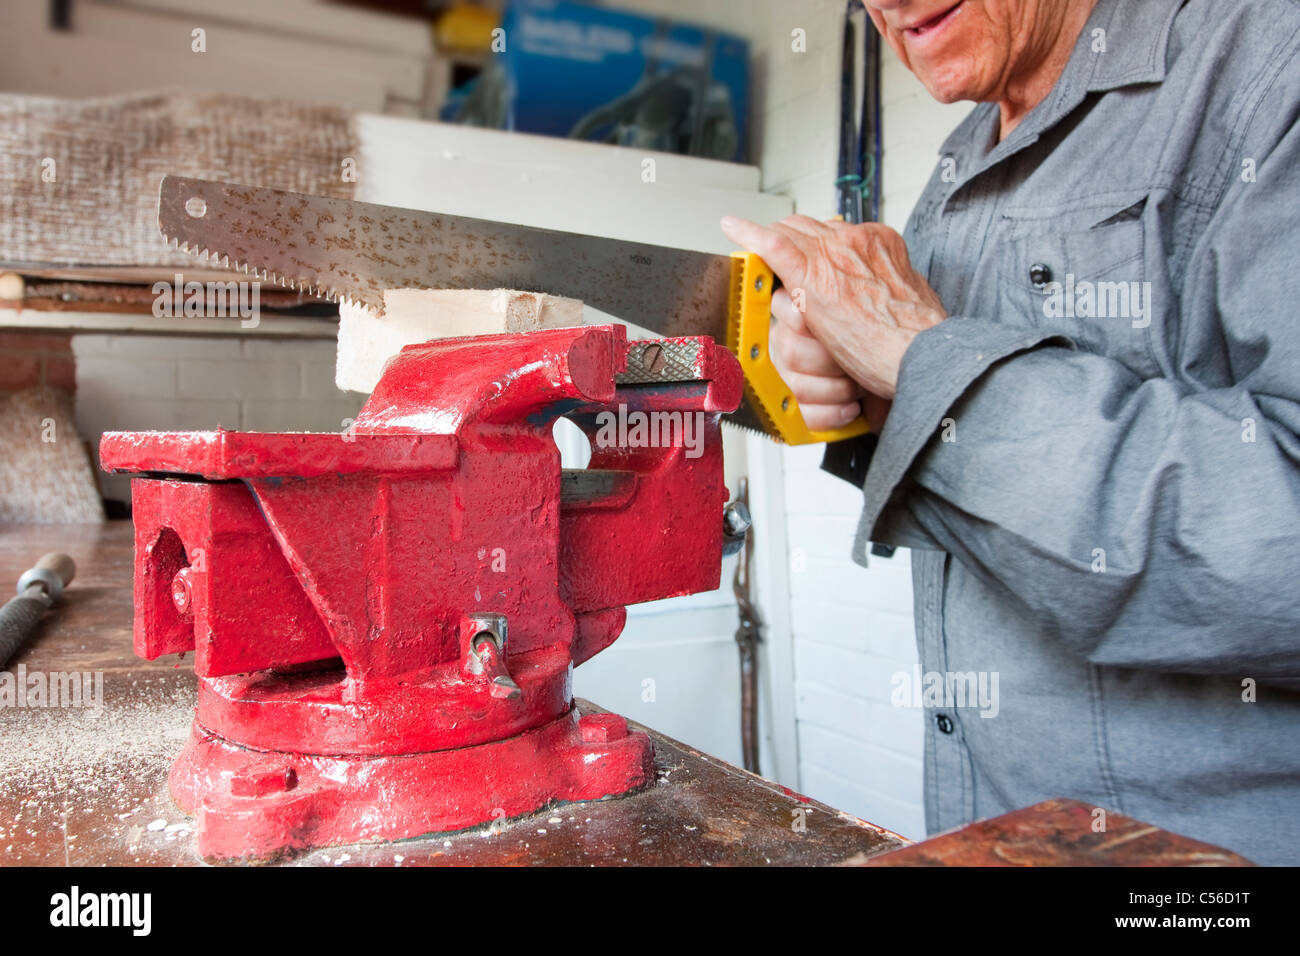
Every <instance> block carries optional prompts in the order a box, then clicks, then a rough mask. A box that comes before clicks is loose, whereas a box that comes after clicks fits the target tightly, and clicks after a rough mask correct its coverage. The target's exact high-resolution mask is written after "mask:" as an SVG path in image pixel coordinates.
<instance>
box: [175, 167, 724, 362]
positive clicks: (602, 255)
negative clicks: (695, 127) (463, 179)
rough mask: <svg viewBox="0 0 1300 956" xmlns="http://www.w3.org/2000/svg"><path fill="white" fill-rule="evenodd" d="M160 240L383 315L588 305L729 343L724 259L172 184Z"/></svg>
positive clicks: (251, 190)
mask: <svg viewBox="0 0 1300 956" xmlns="http://www.w3.org/2000/svg"><path fill="white" fill-rule="evenodd" d="M158 225H159V228H160V229H161V230H162V233H163V236H164V237H166V238H167V239H168V241H170V242H171V243H172V244H173V245H176V246H177V247H179V248H180V249H182V250H185V251H188V252H191V253H194V254H195V255H199V256H203V257H205V258H207V259H209V260H212V261H216V262H219V263H220V264H222V265H223V266H227V267H228V268H233V269H238V270H240V271H241V272H244V273H248V274H251V275H255V276H257V277H259V278H261V279H264V280H266V281H268V282H274V283H276V284H279V285H282V286H286V287H288V288H291V289H298V290H300V291H304V292H308V293H310V294H312V295H319V296H323V297H325V298H327V299H330V300H332V301H339V300H343V301H350V302H354V303H357V304H359V305H363V306H365V307H366V308H368V309H371V310H372V311H374V312H375V313H381V312H382V311H383V305H384V302H383V295H384V290H385V289H501V288H505V289H519V290H521V291H524V292H545V293H550V294H551V295H561V296H568V297H570V298H574V299H580V300H582V301H583V302H585V303H587V304H589V305H591V306H592V307H593V308H596V309H599V310H601V311H602V312H606V313H609V314H610V315H613V316H616V317H618V318H620V319H623V320H625V321H628V322H631V323H634V324H636V325H639V326H641V327H642V328H645V329H649V330H650V331H652V332H655V333H656V334H659V335H664V336H670V337H675V336H687V335H710V336H713V337H714V339H715V340H718V341H722V340H723V337H724V336H725V331H726V329H725V323H726V316H727V292H728V288H727V286H728V282H729V279H730V274H731V265H730V261H729V257H728V256H718V255H711V254H708V253H701V252H691V251H689V250H685V249H673V248H669V247H667V246H655V245H648V244H645V243H637V242H626V241H623V240H617V239H605V238H600V237H598V236H586V235H581V234H577V233H569V232H560V231H557V230H553V229H539V228H534V227H531V226H519V225H512V224H510V223H503V222H494V221H490V220H485V219H472V218H469V217H466V216H452V215H447V214H444V213H434V212H422V211H419V210H413V209H400V208H397V207H394V206H380V205H376V204H374V203H363V202H355V201H352V200H347V199H331V198H328V197H324V196H309V195H305V194H303V193H292V192H285V191H283V190H279V189H265V188H261V187H253V186H240V185H234V184H230V183H218V182H210V181H207V180H201V179H187V178H182V177H179V176H167V177H165V178H164V179H163V182H162V188H161V191H160V195H159V201H158Z"/></svg>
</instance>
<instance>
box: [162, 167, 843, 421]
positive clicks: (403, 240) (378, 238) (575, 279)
mask: <svg viewBox="0 0 1300 956" xmlns="http://www.w3.org/2000/svg"><path fill="white" fill-rule="evenodd" d="M158 221H159V226H160V227H161V229H162V232H163V235H164V236H165V237H166V238H167V239H169V240H170V241H171V243H172V244H173V245H174V246H177V247H179V248H181V249H183V250H186V251H189V252H193V253H195V254H198V255H202V256H203V257H205V258H207V259H209V260H211V261H215V262H217V263H219V264H220V265H222V266H226V267H229V268H234V269H240V270H242V271H244V272H246V273H251V274H253V275H256V276H258V277H260V278H262V279H264V280H266V281H268V282H275V283H278V284H280V285H283V286H287V287H288V288H292V289H299V290H303V291H307V292H309V293H311V294H313V295H323V296H325V297H326V298H330V299H334V300H345V301H351V302H354V303H357V304H359V305H362V306H364V307H366V308H368V309H370V310H372V311H373V312H374V313H376V314H382V312H383V294H384V291H385V290H386V289H408V288H437V289H448V288H450V289H495V288H509V289H520V290H523V291H529V292H549V293H552V294H555V295H564V296H570V297H572V298H575V299H581V300H582V301H583V302H586V303H587V304H588V305H591V306H592V307H594V308H597V309H600V310H601V311H603V312H607V313H609V314H611V315H614V316H618V317H620V318H623V319H626V320H627V321H629V322H632V323H634V324H636V325H638V326H640V327H642V328H645V329H649V330H650V331H652V332H654V333H656V334H658V335H665V336H669V337H678V336H699V335H707V336H709V337H710V338H712V339H713V340H714V341H715V342H717V343H719V344H721V345H725V346H726V347H727V348H729V349H730V350H731V351H732V353H733V354H734V355H735V356H736V358H737V359H738V360H739V361H740V365H741V368H742V370H743V372H744V381H745V397H744V402H743V403H742V406H741V408H740V409H738V410H737V412H736V414H734V415H731V416H729V420H730V421H732V422H735V423H737V424H740V425H744V426H747V427H749V428H753V429H756V430H758V431H761V432H763V433H765V434H767V435H768V436H770V437H772V438H775V439H777V440H780V441H785V442H788V443H790V444H808V443H812V442H823V441H836V440H838V439H841V438H849V437H852V436H854V435H860V434H862V433H864V432H866V431H867V429H868V426H867V422H866V419H865V418H861V417H860V418H858V419H857V420H856V421H854V422H852V423H850V424H848V425H846V426H844V427H842V428H838V429H834V430H826V431H812V430H810V429H809V428H808V426H807V425H806V424H805V423H804V420H803V416H802V414H801V413H800V411H799V403H798V401H797V400H796V399H795V397H794V395H793V394H792V393H791V392H790V390H789V389H788V388H787V387H786V385H785V382H783V381H782V380H781V376H780V374H779V373H778V372H777V370H776V366H775V365H773V364H772V360H771V357H770V356H769V354H768V347H767V346H768V333H769V331H770V326H771V319H772V309H771V303H772V292H773V286H774V284H775V276H774V275H773V273H772V270H771V269H769V268H768V267H767V265H766V264H765V263H764V262H763V261H762V260H761V259H760V258H759V257H758V256H756V255H754V254H752V253H739V252H738V253H733V254H732V255H730V256H719V255H710V254H707V253H701V252H691V251H688V250H684V249H673V248H669V247H666V246H654V245H647V244H644V243H636V242H625V241H621V240H614V239H602V238H598V237H595V236H585V235H579V234H575V233H567V232H557V231H555V230H550V229H537V228H533V227H530V226H519V225H511V224H509V223H502V222H491V221H488V220H483V219H471V218H467V217H464V216H450V215H444V214H442V213H432V212H421V211H418V210H411V209H398V208H394V207H391V206H379V205H374V204H372V203H362V202H354V201H351V200H345V199H328V198H325V197H321V196H307V195H303V194H301V193H291V192H284V191H281V190H277V189H262V188H258V187H252V186H238V185H231V184H227V183H217V182H209V181H205V180H200V179H184V178H181V177H176V176H167V177H165V178H164V179H163V182H162V188H161V192H160V195H159V206H158Z"/></svg>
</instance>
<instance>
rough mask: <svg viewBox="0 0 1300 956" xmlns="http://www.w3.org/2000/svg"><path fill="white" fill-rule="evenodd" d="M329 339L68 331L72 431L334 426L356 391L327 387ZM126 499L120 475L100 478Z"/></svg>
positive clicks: (94, 434) (355, 402)
mask: <svg viewBox="0 0 1300 956" xmlns="http://www.w3.org/2000/svg"><path fill="white" fill-rule="evenodd" d="M334 348H335V345H334V340H333V339H332V338H321V339H309V338H271V337H265V336H261V337H259V336H255V335H249V336H237V335H122V334H112V335H74V336H73V337H72V352H73V355H74V357H75V358H76V362H77V428H78V429H79V430H80V431H81V434H82V436H83V437H85V438H86V440H88V441H90V442H91V443H92V447H97V446H98V443H99V436H100V435H101V434H102V433H103V432H106V431H115V430H131V431H137V430H147V429H157V430H168V431H170V430H174V429H205V428H216V427H217V426H221V427H223V428H231V429H242V430H245V431H248V430H251V431H339V430H341V429H342V427H343V424H342V423H343V420H344V419H346V418H351V417H353V416H355V415H356V413H357V411H358V410H359V409H360V408H361V405H362V404H363V402H364V400H365V397H364V396H361V395H354V394H351V393H349V392H342V391H340V390H339V389H337V388H336V387H335V386H334ZM101 486H102V489H103V492H104V494H105V496H106V497H109V498H116V499H118V500H122V501H126V500H128V499H129V498H130V480H129V479H128V478H124V477H116V476H110V475H102V476H101Z"/></svg>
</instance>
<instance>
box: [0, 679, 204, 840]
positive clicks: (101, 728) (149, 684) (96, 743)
mask: <svg viewBox="0 0 1300 956" xmlns="http://www.w3.org/2000/svg"><path fill="white" fill-rule="evenodd" d="M194 703H195V690H194V687H193V685H192V684H191V685H179V686H178V685H177V684H176V682H175V681H173V680H167V679H165V678H157V679H151V678H150V677H148V676H139V677H136V678H134V679H131V680H130V681H129V682H127V681H126V680H122V681H112V682H106V684H105V687H104V699H103V704H102V707H100V708H99V710H98V711H96V710H92V709H82V708H71V707H69V708H31V707H29V708H6V709H0V791H3V793H4V794H5V795H6V797H8V799H7V800H6V801H5V802H6V803H7V804H8V806H9V808H10V809H12V810H13V811H14V812H13V815H12V818H9V814H8V813H3V814H0V865H4V863H5V862H6V861H11V862H21V861H20V860H18V859H16V858H15V856H14V850H13V848H12V844H13V843H14V842H15V840H19V841H21V838H22V837H23V835H24V834H25V835H26V836H28V837H35V836H37V835H39V834H40V833H49V832H54V833H57V832H58V831H59V830H62V831H63V850H64V856H65V862H72V861H73V858H74V856H75V851H76V849H77V847H76V841H77V839H78V834H77V833H76V832H70V828H69V819H70V818H73V819H77V820H79V821H82V823H80V824H79V825H78V827H76V828H71V829H72V830H76V829H79V828H84V827H86V826H89V829H88V830H87V831H86V833H85V835H86V836H94V835H97V834H105V833H113V834H115V835H116V836H117V838H118V839H119V840H120V843H121V845H122V846H124V847H125V848H126V849H128V850H135V849H136V848H137V847H139V846H141V845H143V844H146V843H148V842H154V841H165V842H171V841H174V840H176V839H180V838H184V837H185V836H187V835H188V829H189V826H190V824H189V823H188V822H187V818H186V817H185V815H184V814H183V813H181V811H180V810H179V809H177V808H175V807H173V806H170V801H169V800H167V799H166V797H165V795H164V794H165V787H166V784H165V780H166V773H167V769H168V767H169V766H170V765H171V762H172V760H173V759H175V757H176V755H177V754H178V753H180V751H181V747H182V746H183V745H184V743H185V740H186V737H187V736H188V734H189V727H190V721H191V719H192V715H193V711H194ZM160 791H161V792H160ZM160 812H162V813H166V814H168V815H169V816H170V817H171V818H172V819H171V820H168V819H161V818H160ZM172 820H175V821H177V822H172ZM160 823H161V826H160V825H159V824H160ZM115 842H117V840H115Z"/></svg>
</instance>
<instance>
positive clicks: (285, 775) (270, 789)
mask: <svg viewBox="0 0 1300 956" xmlns="http://www.w3.org/2000/svg"><path fill="white" fill-rule="evenodd" d="M296 786H298V772H297V771H296V770H294V768H293V767H274V768H262V769H258V768H252V769H249V770H242V771H239V772H237V773H236V774H235V775H234V776H232V777H231V778H230V792H231V794H232V795H234V796H236V797H266V796H270V795H271V794H273V793H285V792H287V791H289V790H292V789H293V788H294V787H296Z"/></svg>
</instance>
